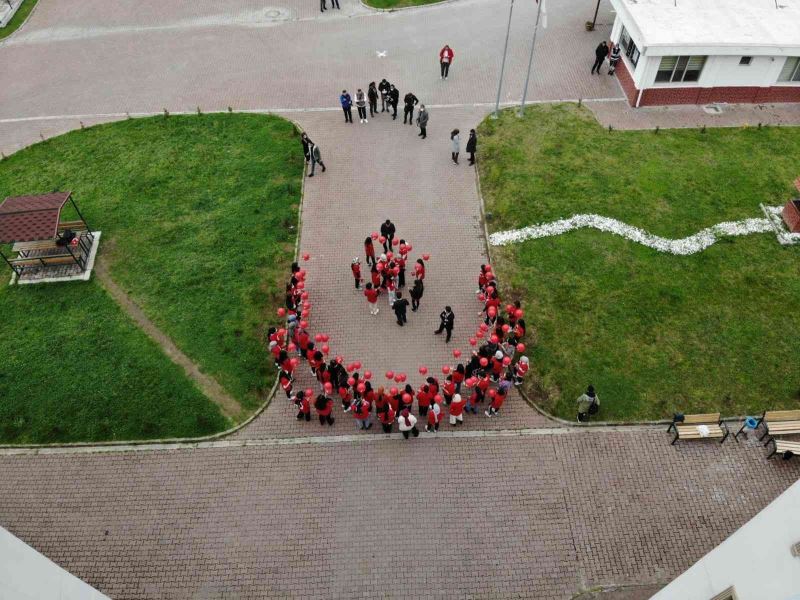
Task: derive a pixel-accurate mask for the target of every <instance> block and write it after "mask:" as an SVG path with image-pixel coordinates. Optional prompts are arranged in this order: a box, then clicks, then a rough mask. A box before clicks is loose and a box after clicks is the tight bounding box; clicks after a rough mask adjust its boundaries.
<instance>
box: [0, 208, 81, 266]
mask: <svg viewBox="0 0 800 600" xmlns="http://www.w3.org/2000/svg"><path fill="white" fill-rule="evenodd" d="M67 202H69V203H70V204H71V205H72V208H74V209H75V212H76V213H77V215H78V220H76V221H61V211H62V209H63V208H64V206H65V205H66V204H67ZM93 241H94V235H93V234H92V231H91V229H90V228H89V226H88V225H87V224H86V219H84V218H83V215H82V214H81V211H80V210H79V209H78V206H77V205H76V204H75V201H74V200H73V199H72V192H53V193H51V194H41V195H38V196H15V197H10V198H6V199H5V200H4V201H3V203H2V204H0V256H2V258H3V260H4V261H5V262H6V263H7V264H8V266H10V267H11V268H12V269H13V270H14V272H15V273H16V274H17V276H18V277H21V276H22V274H23V273H24V272H25V271H26V269H36V270H37V271H39V270H43V269H44V270H47V269H49V268H51V267H52V268H56V267H64V266H65V265H74V268H77V269H79V270H80V271H85V270H86V266H87V261H88V257H89V253H90V251H91V248H92V243H93ZM8 244H11V245H12V246H11V252H12V254H11V256H6V254H5V253H4V252H3V245H8ZM14 254H16V256H14Z"/></svg>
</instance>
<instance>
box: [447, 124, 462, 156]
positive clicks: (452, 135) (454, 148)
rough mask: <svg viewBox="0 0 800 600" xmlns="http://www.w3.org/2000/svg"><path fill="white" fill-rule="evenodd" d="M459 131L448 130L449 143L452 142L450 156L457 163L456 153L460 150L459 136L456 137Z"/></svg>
mask: <svg viewBox="0 0 800 600" xmlns="http://www.w3.org/2000/svg"><path fill="white" fill-rule="evenodd" d="M459 133H460V132H459V130H458V129H453V131H451V132H450V143H451V144H452V149H451V152H450V157H451V158H452V159H453V162H454V163H455V164H458V154H459V152H460V151H461V138H459V137H458V134H459Z"/></svg>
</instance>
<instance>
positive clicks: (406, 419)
mask: <svg viewBox="0 0 800 600" xmlns="http://www.w3.org/2000/svg"><path fill="white" fill-rule="evenodd" d="M397 426H398V427H397V428H398V429H399V430H400V433H402V434H403V437H404V438H406V439H408V436H409V435H413V436H414V437H419V429H417V417H415V416H414V415H412V414H411V413H410V412H409V411H408V409H407V408H405V409H403V412H402V413H400V418H399V419H397Z"/></svg>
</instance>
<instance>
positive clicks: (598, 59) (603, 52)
mask: <svg viewBox="0 0 800 600" xmlns="http://www.w3.org/2000/svg"><path fill="white" fill-rule="evenodd" d="M606 56H608V44H606V41H605V40H603V41H602V42H600V44H599V45H598V46H597V48H595V49H594V65H592V73H595V71H596V72H597V74H598V75H600V67H602V66H603V61H604V60H605V59H606Z"/></svg>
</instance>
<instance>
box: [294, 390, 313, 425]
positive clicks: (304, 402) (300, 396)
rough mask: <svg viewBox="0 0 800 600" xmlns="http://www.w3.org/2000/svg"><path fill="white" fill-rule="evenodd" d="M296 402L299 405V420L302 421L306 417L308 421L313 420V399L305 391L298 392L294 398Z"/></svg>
mask: <svg viewBox="0 0 800 600" xmlns="http://www.w3.org/2000/svg"><path fill="white" fill-rule="evenodd" d="M294 403H295V404H296V405H297V408H298V410H299V412H298V413H297V420H298V421H302V420H303V419H305V420H306V421H310V420H311V400H310V398H308V397H307V396H306V394H305V392H297V396H295V398H294Z"/></svg>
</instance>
